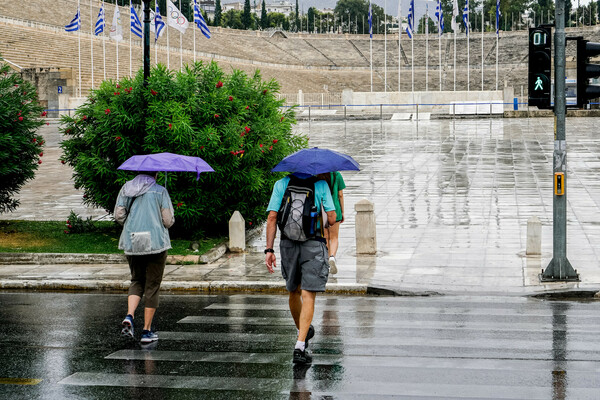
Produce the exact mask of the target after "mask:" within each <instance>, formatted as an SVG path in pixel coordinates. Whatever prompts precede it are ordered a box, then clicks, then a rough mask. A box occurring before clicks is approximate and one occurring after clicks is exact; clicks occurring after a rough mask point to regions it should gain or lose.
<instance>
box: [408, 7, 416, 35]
mask: <svg viewBox="0 0 600 400" xmlns="http://www.w3.org/2000/svg"><path fill="white" fill-rule="evenodd" d="M414 24H415V0H410V6H409V7H408V26H407V27H406V34H407V35H408V37H409V38H411V39H412V35H413V29H414Z"/></svg>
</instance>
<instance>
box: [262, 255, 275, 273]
mask: <svg viewBox="0 0 600 400" xmlns="http://www.w3.org/2000/svg"><path fill="white" fill-rule="evenodd" d="M276 261H277V257H275V253H267V254H266V255H265V264H266V265H267V269H268V270H269V273H270V274H272V273H273V268H276V267H277V265H276V264H277V263H276Z"/></svg>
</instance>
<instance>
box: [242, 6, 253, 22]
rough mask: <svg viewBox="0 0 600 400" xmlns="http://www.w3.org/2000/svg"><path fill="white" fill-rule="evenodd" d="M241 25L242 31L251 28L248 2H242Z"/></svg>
mask: <svg viewBox="0 0 600 400" xmlns="http://www.w3.org/2000/svg"><path fill="white" fill-rule="evenodd" d="M242 25H243V26H244V29H250V27H251V26H252V14H251V13H250V0H245V1H244V12H243V13H242Z"/></svg>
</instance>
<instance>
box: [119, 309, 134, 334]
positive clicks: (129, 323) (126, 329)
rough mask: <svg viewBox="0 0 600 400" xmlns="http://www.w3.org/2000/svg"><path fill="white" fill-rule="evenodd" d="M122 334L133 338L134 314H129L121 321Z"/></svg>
mask: <svg viewBox="0 0 600 400" xmlns="http://www.w3.org/2000/svg"><path fill="white" fill-rule="evenodd" d="M121 336H123V337H126V338H131V339H133V315H131V314H127V316H126V317H125V319H124V320H123V322H121Z"/></svg>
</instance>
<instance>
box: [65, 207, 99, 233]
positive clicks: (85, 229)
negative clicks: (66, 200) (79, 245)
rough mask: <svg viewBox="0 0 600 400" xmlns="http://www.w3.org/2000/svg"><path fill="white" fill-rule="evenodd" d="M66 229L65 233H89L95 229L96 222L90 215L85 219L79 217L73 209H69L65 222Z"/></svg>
mask: <svg viewBox="0 0 600 400" xmlns="http://www.w3.org/2000/svg"><path fill="white" fill-rule="evenodd" d="M65 226H66V228H67V229H64V232H65V233H67V234H68V233H90V232H95V231H96V230H97V227H96V224H95V223H94V219H93V218H92V217H87V218H86V219H83V218H81V217H80V216H79V215H78V214H77V213H75V211H73V210H71V213H70V214H69V219H67V223H66V224H65Z"/></svg>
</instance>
